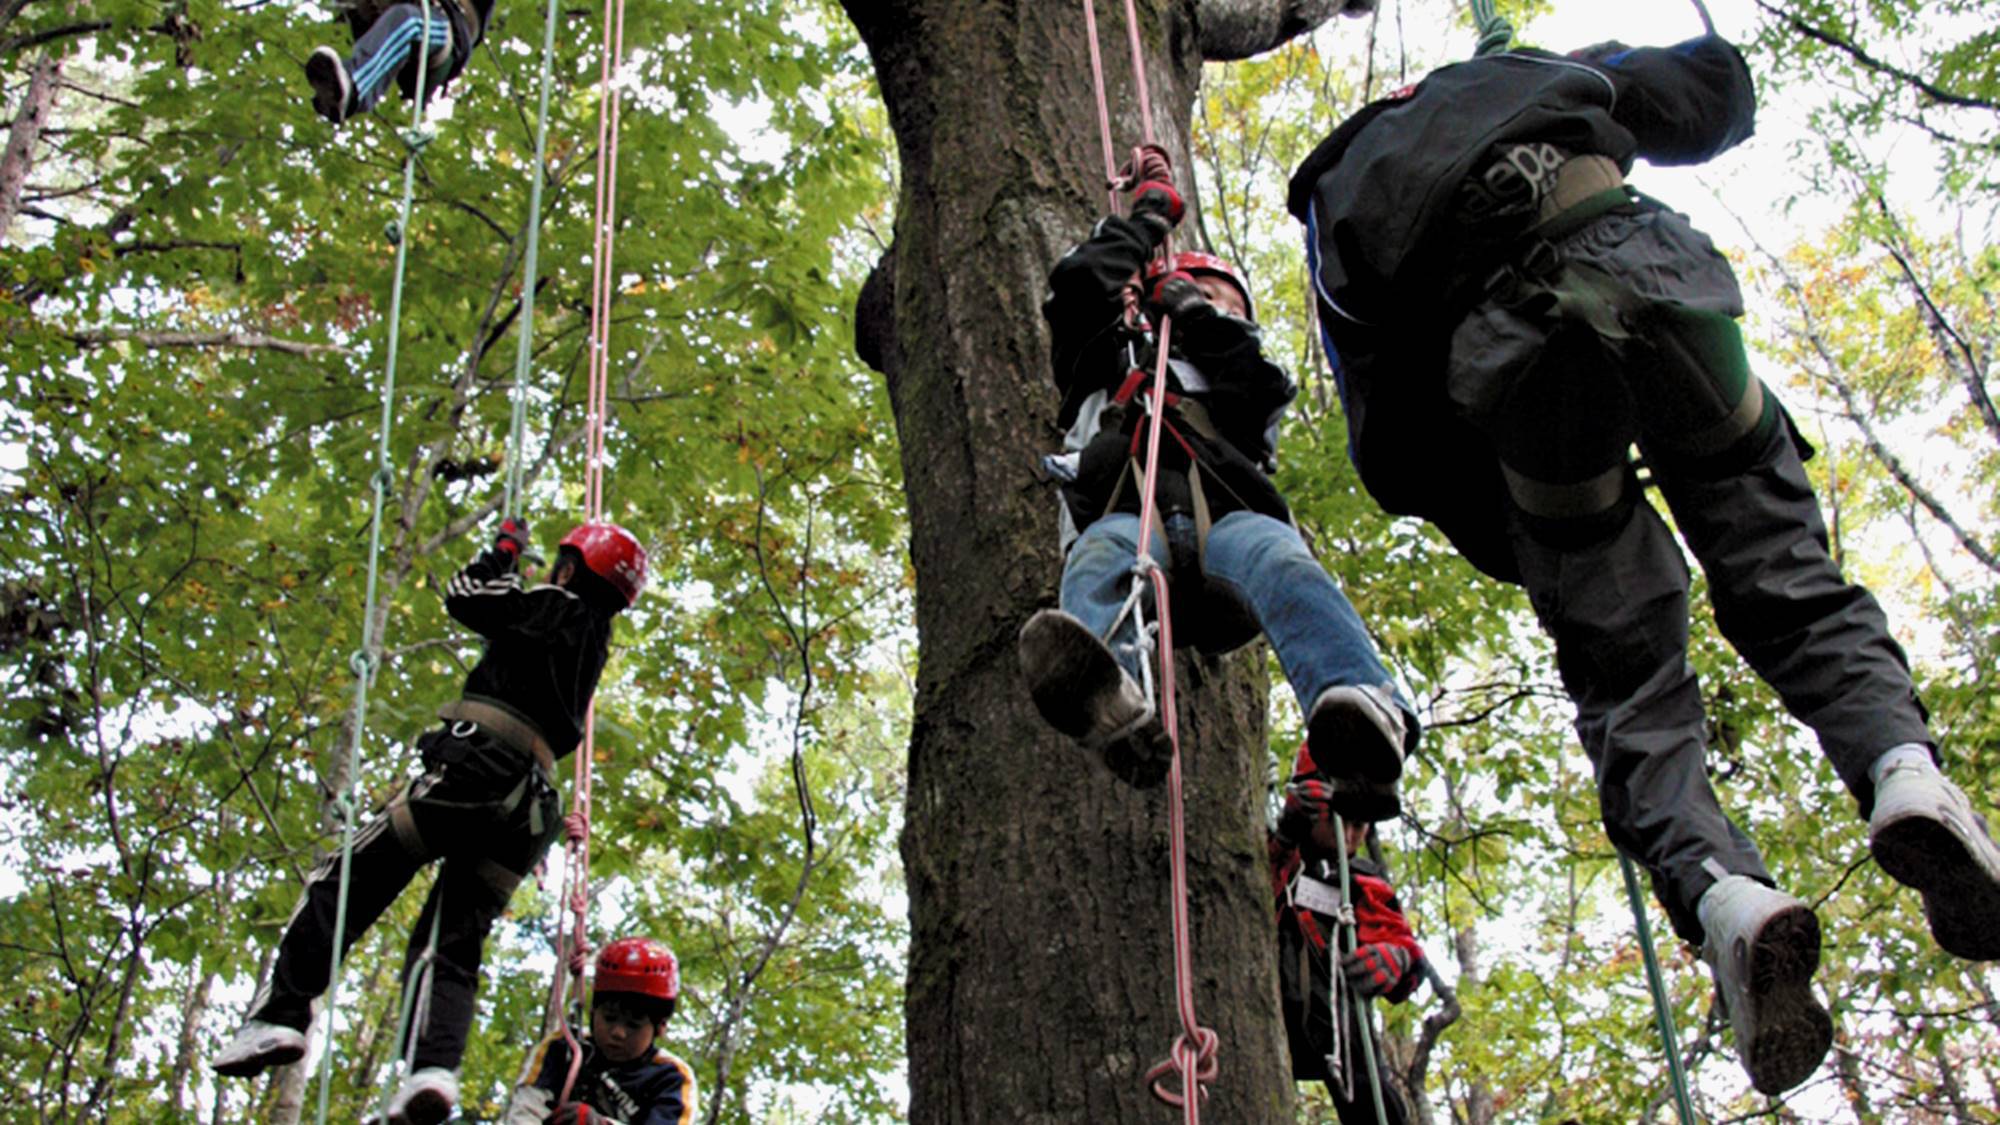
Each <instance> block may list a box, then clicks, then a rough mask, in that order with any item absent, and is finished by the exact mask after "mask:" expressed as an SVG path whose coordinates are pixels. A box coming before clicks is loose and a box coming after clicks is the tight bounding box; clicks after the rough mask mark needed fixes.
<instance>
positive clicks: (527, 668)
mask: <svg viewBox="0 0 2000 1125" xmlns="http://www.w3.org/2000/svg"><path fill="white" fill-rule="evenodd" d="M444 608H445V612H447V613H449V614H451V615H452V617H454V618H456V619H457V620H458V621H459V623H461V624H463V625H465V626H466V627H467V628H469V629H471V630H472V631H473V632H476V633H478V634H479V635H480V636H482V637H484V638H486V651H485V653H483V654H482V655H481V656H480V657H479V663H477V664H474V665H473V666H472V671H470V672H468V673H466V676H465V689H464V694H465V695H466V696H468V697H474V696H476V697H479V698H482V699H489V700H492V701H494V702H497V703H502V704H505V705H506V706H508V707H510V708H512V709H513V710H515V711H517V712H519V713H520V714H522V715H523V716H526V717H527V718H528V719H529V721H531V722H533V723H534V724H535V726H536V727H537V728H538V729H539V730H540V731H541V732H542V736H543V737H545V738H547V739H548V740H549V748H550V749H552V750H553V751H555V756H556V757H558V758H561V757H564V756H565V755H567V754H569V753H570V752H571V751H573V750H575V749H576V744H577V743H578V742H579V741H581V740H582V738H583V715H584V711H585V709H586V708H588V707H589V706H590V697H591V693H592V692H594V691H596V690H597V677H598V676H599V675H600V674H602V673H603V671H604V661H605V658H606V657H607V656H608V655H609V653H610V647H611V615H610V614H607V613H605V612H603V611H602V610H599V609H594V608H592V607H591V606H590V605H589V604H588V603H586V602H585V601H584V600H583V599H582V598H579V597H577V596H576V595H575V594H572V593H570V592H569V591H568V590H565V589H563V588H562V587H560V586H547V585H543V586H536V587H534V588H533V589H527V590H524V589H522V588H521V576H520V575H519V574H517V573H515V570H514V556H512V555H510V554H508V553H507V552H505V551H501V550H497V549H495V550H487V551H483V552H481V553H480V555H479V557H478V558H476V559H473V560H472V561H471V562H469V563H467V564H466V565H465V567H464V569H462V570H460V571H459V572H458V573H457V574H455V575H453V576H452V578H451V581H450V582H449V583H447V584H446V585H445V593H444Z"/></svg>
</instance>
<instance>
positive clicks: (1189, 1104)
mask: <svg viewBox="0 0 2000 1125" xmlns="http://www.w3.org/2000/svg"><path fill="white" fill-rule="evenodd" d="M1083 15H1084V28H1085V34H1086V38H1087V39H1088V41H1089V44H1090V72H1091V80H1092V83H1093V87H1094V90H1095V93H1096V95H1097V121H1098V127H1099V136H1100V139H1101V140H1102V141H1103V146H1104V179H1105V187H1106V190H1107V192H1108V194H1109V196H1110V204H1111V212H1112V213H1113V214H1117V213H1118V210H1119V207H1118V193H1119V191H1120V190H1121V189H1122V188H1124V187H1127V186H1130V185H1129V184H1128V183H1127V180H1128V178H1129V177H1121V176H1120V175H1119V174H1118V172H1117V170H1116V168H1115V167H1114V163H1115V158H1114V157H1113V156H1112V145H1111V110H1110V105H1109V102H1108V100H1107V98H1106V97H1105V93H1104V62H1103V57H1102V53H1101V51H1100V49H1099V46H1098V37H1097V12H1096V7H1095V0H1084V2H1083ZM1125 26H1126V32H1127V39H1128V42H1129V44H1130V47H1131V53H1132V74H1133V81H1134V84H1135V87H1136V94H1137V97H1138V101H1139V113H1140V124H1141V135H1142V136H1143V137H1144V139H1145V146H1147V147H1150V149H1151V150H1152V153H1153V154H1154V155H1156V156H1158V157H1161V158H1163V157H1164V153H1163V152H1162V150H1160V148H1159V146H1158V145H1157V143H1156V142H1155V141H1154V135H1153V112H1152V106H1151V98H1150V97H1149V96H1148V93H1147V89H1146V66H1145V57H1144V53H1143V51H1142V50H1141V47H1140V44H1139V15H1138V12H1137V10H1136V6H1135V5H1134V3H1133V0H1125ZM1147 159H1148V154H1147V149H1146V148H1145V147H1142V148H1140V149H1136V150H1134V152H1133V156H1132V162H1131V165H1130V166H1129V170H1130V171H1131V172H1132V173H1133V174H1134V175H1136V174H1137V173H1139V172H1140V171H1141V170H1142V169H1143V168H1144V167H1146V166H1147ZM1170 239H1171V235H1169V240H1170ZM1170 249H1171V245H1170V242H1169V244H1168V245H1163V247H1162V250H1163V251H1167V250H1170ZM1124 302H1125V311H1126V318H1127V323H1128V324H1130V323H1132V319H1133V317H1134V316H1135V315H1136V313H1137V311H1138V303H1139V302H1138V293H1137V292H1136V290H1135V289H1134V288H1133V287H1131V286H1127V288H1126V291H1125V295H1124ZM1172 330H1173V318H1172V317H1162V318H1161V319H1160V326H1159V346H1158V353H1159V354H1158V357H1157V363H1156V365H1155V367H1154V371H1153V387H1152V391H1151V393H1150V395H1149V396H1148V397H1147V399H1146V400H1143V401H1146V402H1147V411H1148V415H1149V421H1148V436H1147V443H1146V467H1145V472H1144V474H1143V477H1142V488H1143V496H1142V497H1141V500H1140V513H1139V549H1138V560H1137V563H1136V566H1135V574H1134V575H1133V581H1132V593H1131V596H1130V597H1128V598H1127V599H1126V601H1125V606H1124V608H1122V609H1121V610H1120V611H1119V618H1118V621H1119V622H1122V621H1123V620H1124V617H1125V615H1126V614H1127V613H1129V614H1130V615H1131V616H1132V618H1133V626H1134V635H1135V637H1136V638H1137V639H1136V642H1135V643H1136V644H1138V645H1140V646H1141V647H1142V650H1143V648H1144V647H1146V646H1147V645H1148V642H1149V640H1152V639H1155V638H1156V639H1157V644H1158V648H1157V653H1158V660H1159V693H1158V695H1157V696H1156V695H1155V694H1154V691H1153V687H1154V685H1153V676H1152V674H1151V668H1150V664H1149V662H1148V661H1147V660H1146V659H1144V655H1145V654H1144V652H1143V651H1142V652H1141V653H1140V656H1141V659H1140V661H1139V667H1140V672H1141V676H1140V679H1141V681H1142V682H1141V687H1142V688H1143V689H1144V691H1145V693H1146V699H1147V701H1148V705H1149V706H1152V707H1155V708H1156V709H1157V710H1158V713H1159V715H1160V718H1161V720H1162V722H1163V724H1164V725H1165V728H1166V734H1167V739H1168V743H1169V745H1170V746H1171V747H1172V757H1171V759H1170V764H1169V766H1168V770H1167V810H1168V822H1169V829H1168V841H1169V849H1168V850H1169V867H1170V870H1171V872H1172V883H1173V895H1172V898H1173V944H1174V999H1175V1007H1176V1010H1177V1012H1178V1014H1179V1016H1180V1022H1181V1033H1180V1035H1178V1036H1177V1037H1175V1039H1174V1042H1173V1046H1172V1048H1171V1049H1170V1051H1169V1052H1168V1056H1167V1058H1166V1059H1164V1060H1163V1061H1161V1062H1159V1063H1157V1064H1155V1065H1154V1066H1153V1067H1152V1069H1150V1070H1148V1071H1147V1072H1146V1075H1145V1079H1144V1080H1145V1082H1146V1085H1147V1087H1148V1088H1149V1089H1151V1090H1152V1092H1153V1096H1154V1097H1157V1098H1159V1099H1160V1100H1161V1101H1163V1102H1165V1103H1167V1104H1168V1105H1172V1106H1178V1107H1180V1109H1181V1110H1182V1113H1183V1115H1184V1118H1185V1120H1186V1121H1187V1122H1188V1123H1189V1125H1193V1123H1195V1122H1199V1121H1200V1120H1201V1100H1202V1098H1204V1097H1206V1096H1207V1091H1206V1090H1205V1089H1204V1088H1203V1083H1205V1082H1209V1081H1213V1080H1214V1078H1215V1076H1216V1073H1217V1066H1216V1059H1215V1052H1216V1042H1217V1040H1216V1034H1215V1032H1214V1031H1212V1030H1210V1029H1209V1028H1206V1027H1203V1026H1202V1025H1201V1021H1200V1020H1199V1019H1198V1018H1197V1017H1196V1015H1195V1008H1194V963H1193V962H1194V952H1193V945H1194V942H1193V938H1192V927H1191V925H1190V922H1189V918H1188V887H1187V828H1186V808H1185V798H1184V795H1183V793H1182V786H1181V751H1180V722H1179V715H1178V714H1177V709H1176V707H1175V697H1174V638H1173V615H1172V614H1171V612H1169V610H1168V601H1167V585H1168V583H1167V576H1166V574H1165V573H1164V572H1163V571H1162V570H1161V569H1160V567H1159V565H1158V564H1156V563H1155V562H1154V561H1153V556H1152V552H1151V550H1150V549H1149V548H1150V546H1151V542H1152V534H1153V524H1154V521H1155V520H1157V519H1158V518H1159V516H1158V513H1157V512H1156V511H1155V498H1154V495H1153V493H1154V487H1153V485H1154V481H1155V480H1156V479H1157V478H1158V472H1159V460H1160V440H1161V424H1162V420H1163V418H1164V417H1165V414H1166V395H1167V353H1168V350H1169V347H1168V345H1169V340H1170V334H1171V332H1172ZM1149 582H1150V583H1151V585H1152V589H1153V595H1154V605H1155V607H1156V609H1157V610H1158V616H1159V620H1158V621H1157V622H1154V623H1151V624H1149V623H1147V622H1146V620H1145V619H1144V609H1143V606H1142V604H1141V602H1142V600H1143V596H1144V591H1145V588H1146V584H1147V583H1149ZM1117 631H1118V624H1117V623H1114V624H1113V626H1112V629H1111V632H1112V635H1114V636H1115V635H1116V634H1117ZM1170 1075H1178V1076H1179V1081H1178V1083H1176V1085H1177V1086H1178V1089H1170V1088H1168V1087H1167V1086H1165V1085H1163V1083H1164V1082H1165V1081H1166V1080H1167V1079H1168V1077H1169V1076H1170Z"/></svg>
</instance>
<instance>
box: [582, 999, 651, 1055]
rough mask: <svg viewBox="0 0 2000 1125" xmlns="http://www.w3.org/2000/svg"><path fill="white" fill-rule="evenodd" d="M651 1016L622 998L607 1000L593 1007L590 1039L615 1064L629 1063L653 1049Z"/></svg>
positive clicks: (591, 1010)
mask: <svg viewBox="0 0 2000 1125" xmlns="http://www.w3.org/2000/svg"><path fill="white" fill-rule="evenodd" d="M654 1031H655V1027H654V1024H653V1019H652V1017H651V1016H649V1015H647V1014H646V1013H645V1012H642V1011H640V1010H639V1006H638V1005H636V1004H633V1003H631V1002H630V1001H627V1000H625V999H623V998H621V997H618V996H606V997H605V998H604V999H602V1000H599V1001H597V1002H596V1003H594V1004H592V1005H591V1006H590V1036H591V1038H593V1039H595V1040H597V1049H598V1050H600V1051H602V1052H604V1057H605V1058H606V1059H607V1060H609V1061H611V1062H614V1063H627V1062H631V1061H632V1060H633V1059H636V1058H638V1057H639V1056H640V1055H643V1054H645V1053H646V1052H647V1051H649V1050H651V1049H652V1047H653V1033H654Z"/></svg>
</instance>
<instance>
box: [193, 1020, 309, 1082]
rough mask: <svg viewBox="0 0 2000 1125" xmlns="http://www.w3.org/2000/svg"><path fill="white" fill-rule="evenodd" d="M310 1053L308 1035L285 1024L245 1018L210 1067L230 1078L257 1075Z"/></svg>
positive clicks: (210, 1060) (213, 1059)
mask: <svg viewBox="0 0 2000 1125" xmlns="http://www.w3.org/2000/svg"><path fill="white" fill-rule="evenodd" d="M305 1055H306V1036H305V1033H304V1032H302V1031H295V1030H293V1029H292V1028H289V1027H285V1026H284V1025H282V1024H275V1023H265V1022H264V1021H263V1020H244V1021H243V1026H242V1027H239V1028H237V1029H236V1034H235V1035H233V1036H231V1037H230V1039H229V1042H228V1043H225V1044H224V1045H223V1047H222V1050H220V1051H217V1052H216V1053H215V1055H214V1056H213V1057H212V1058H210V1059H209V1060H208V1068H209V1069H210V1070H213V1071H214V1072H216V1073H217V1074H222V1075H227V1076H229V1077H230V1078H255V1077H256V1076H257V1075H259V1074H262V1073H264V1071H265V1070H267V1069H269V1068H271V1067H274V1066H285V1065H287V1064H290V1063H295V1062H297V1061H299V1060H300V1059H302V1058H304V1057H305Z"/></svg>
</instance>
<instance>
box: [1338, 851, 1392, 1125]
mask: <svg viewBox="0 0 2000 1125" xmlns="http://www.w3.org/2000/svg"><path fill="white" fill-rule="evenodd" d="M1333 838H1334V840H1335V841H1336V842H1337V843H1338V845H1339V854H1340V909H1341V919H1340V921H1341V926H1340V943H1341V945H1343V946H1345V948H1344V949H1342V950H1341V952H1342V953H1353V952H1354V950H1355V948H1356V947H1357V946H1358V945H1359V944H1360V930H1361V925H1360V922H1359V920H1358V919H1356V918H1355V916H1354V887H1353V881H1352V879H1351V878H1350V877H1349V875H1348V871H1347V825H1346V823H1345V822H1344V821H1343V820H1342V819H1341V817H1340V814H1339V813H1335V814H1334V815H1333ZM1327 967H1328V969H1329V970H1330V973H1329V975H1334V974H1338V973H1340V972H1341V966H1340V963H1339V962H1338V961H1336V962H1334V963H1333V964H1331V965H1329V966H1327ZM1346 995H1347V997H1348V999H1349V1000H1350V1001H1351V1002H1352V1003H1353V1004H1354V1026H1355V1028H1356V1029H1357V1030H1358V1031H1359V1032H1360V1034H1358V1035H1356V1036H1355V1038H1357V1039H1359V1040H1361V1066H1362V1069H1364V1070H1366V1071H1367V1072H1368V1092H1369V1093H1370V1094H1371V1095H1373V1096H1374V1099H1375V1120H1377V1121H1387V1120H1388V1119H1389V1115H1388V1114H1387V1113H1386V1112H1384V1110H1383V1106H1382V1072H1381V1071H1380V1070H1379V1069H1378V1068H1377V1067H1376V1066H1375V1016H1374V1013H1373V1011H1372V1009H1371V1008H1370V1007H1369V1004H1368V1001H1367V1000H1366V999H1365V998H1363V997H1361V996H1357V995H1355V994H1354V992H1353V991H1352V990H1351V989H1350V990H1348V991H1347V993H1346ZM1332 1015H1333V1018H1334V1019H1340V1018H1342V1013H1340V1012H1338V1011H1336V1012H1334V1013H1332Z"/></svg>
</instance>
